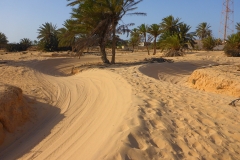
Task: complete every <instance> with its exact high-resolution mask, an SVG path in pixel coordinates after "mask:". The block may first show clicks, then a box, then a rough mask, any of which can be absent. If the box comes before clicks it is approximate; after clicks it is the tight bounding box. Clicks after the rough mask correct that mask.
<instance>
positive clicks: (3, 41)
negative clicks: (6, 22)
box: [0, 32, 8, 48]
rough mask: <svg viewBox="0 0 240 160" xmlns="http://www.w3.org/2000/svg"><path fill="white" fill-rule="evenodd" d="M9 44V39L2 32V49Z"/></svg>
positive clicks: (0, 44) (0, 38) (0, 35)
mask: <svg viewBox="0 0 240 160" xmlns="http://www.w3.org/2000/svg"><path fill="white" fill-rule="evenodd" d="M7 43H8V40H7V37H6V36H5V34H4V33H2V32H0V48H1V47H2V46H4V45H6V44H7Z"/></svg>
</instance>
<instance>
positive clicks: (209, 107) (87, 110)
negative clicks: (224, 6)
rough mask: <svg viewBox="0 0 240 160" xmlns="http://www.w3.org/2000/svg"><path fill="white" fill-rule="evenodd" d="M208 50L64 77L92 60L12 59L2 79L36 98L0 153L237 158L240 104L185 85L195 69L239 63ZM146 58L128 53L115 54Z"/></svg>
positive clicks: (13, 156)
mask: <svg viewBox="0 0 240 160" xmlns="http://www.w3.org/2000/svg"><path fill="white" fill-rule="evenodd" d="M208 54H209V53H208ZM208 54H205V53H204V54H203V55H200V54H194V55H188V56H186V57H180V58H175V59H174V60H175V63H171V64H168V63H161V64H152V65H150V66H147V67H146V65H125V66H122V65H115V66H113V67H108V68H105V69H93V70H87V71H84V72H82V73H80V74H76V75H74V76H70V77H67V76H66V73H70V71H71V67H72V66H73V65H75V66H76V65H81V64H82V63H85V62H86V61H88V60H93V61H95V62H97V61H96V58H94V56H85V57H83V59H82V60H83V61H81V62H79V60H78V59H64V58H60V59H46V58H42V57H41V58H40V59H39V57H38V56H34V55H33V56H32V57H31V56H30V57H31V58H27V57H26V59H25V60H24V59H18V58H19V57H18V58H17V60H14V61H12V62H11V61H10V62H9V64H8V65H4V66H1V67H0V69H3V68H2V67H4V70H5V71H8V72H13V73H14V72H15V73H16V74H15V75H14V76H15V77H13V76H10V75H9V74H7V73H6V72H2V74H1V79H0V80H1V81H2V82H5V83H15V84H16V85H19V87H20V88H23V91H24V94H26V95H29V96H31V97H32V98H33V99H35V101H36V102H35V103H34V104H32V105H33V109H34V110H35V112H36V113H37V114H36V117H34V119H33V120H32V121H33V123H34V124H32V123H30V124H28V125H27V126H26V127H25V128H27V129H24V131H22V133H20V134H17V135H15V136H13V135H8V136H9V138H8V142H10V141H11V140H12V141H11V142H12V145H10V146H9V145H7V144H4V145H3V146H1V147H0V159H16V158H20V157H21V159H126V160H127V159H138V160H141V159H143V160H146V159H149V160H150V159H239V157H240V153H239V150H240V139H239V137H240V122H239V119H240V116H239V115H240V114H239V112H240V108H239V106H236V107H232V106H229V105H228V104H229V103H230V102H231V101H232V100H233V99H235V98H236V97H234V96H230V95H224V94H216V93H213V92H206V91H201V90H197V89H193V88H190V87H188V86H187V85H188V84H187V80H188V77H189V76H190V75H191V73H192V72H193V71H194V70H195V69H197V68H200V67H202V66H208V65H209V64H213V62H214V63H226V62H231V63H232V64H235V63H239V59H234V60H233V59H232V58H226V57H224V56H223V55H221V54H218V53H216V55H215V53H214V56H209V55H208ZM145 57H146V53H133V54H125V55H118V57H117V59H118V60H120V61H122V62H124V61H128V62H129V61H132V62H134V61H138V60H142V59H144V58H145ZM3 58H6V57H3ZM15 58H16V56H15ZM20 58H21V56H20ZM41 60H42V61H41ZM84 60H86V61H84ZM17 61H18V62H17ZM151 67H155V69H153V68H151ZM219 67H221V66H219ZM143 69H146V70H145V71H146V73H145V74H148V75H150V76H151V77H149V76H146V75H145V74H143V73H142V72H144V71H143ZM212 69H213V70H214V67H212ZM139 70H140V71H141V72H140V71H139ZM0 73H1V72H0ZM116 73H117V74H116ZM227 73H228V72H227ZM237 76H238V75H237ZM23 77H25V78H27V79H25V78H23ZM28 77H31V78H28ZM6 78H7V79H8V80H6ZM10 78H12V80H10ZM21 78H23V80H24V81H19V80H20V79H21ZM158 78H160V80H159V79H158ZM17 81H18V82H19V83H17ZM26 82H27V83H26ZM14 138H15V139H14ZM13 142H14V143H13ZM6 143H7V142H6ZM12 153H14V154H12Z"/></svg>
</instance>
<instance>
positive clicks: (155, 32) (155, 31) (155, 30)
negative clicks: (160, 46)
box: [147, 24, 162, 55]
mask: <svg viewBox="0 0 240 160" xmlns="http://www.w3.org/2000/svg"><path fill="white" fill-rule="evenodd" d="M147 32H148V33H149V34H151V35H152V36H153V37H154V42H153V45H154V51H153V55H155V54H156V46H157V45H156V41H157V37H158V36H159V35H160V34H161V33H162V30H161V28H160V25H158V24H152V25H151V26H149V27H148V30H147Z"/></svg>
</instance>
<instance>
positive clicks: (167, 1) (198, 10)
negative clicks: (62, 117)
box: [0, 0, 240, 43]
mask: <svg viewBox="0 0 240 160" xmlns="http://www.w3.org/2000/svg"><path fill="white" fill-rule="evenodd" d="M222 2H223V0H143V2H141V3H139V5H138V9H137V10H135V11H136V12H145V13H147V16H125V17H124V18H123V22H120V23H125V24H127V23H130V22H133V23H135V26H133V27H132V28H134V27H137V26H139V25H141V24H142V23H145V24H149V25H151V24H153V23H160V22H161V21H162V19H163V18H164V17H166V16H169V15H173V16H174V17H175V18H177V17H178V18H181V21H183V22H184V23H186V24H188V25H190V26H191V27H192V29H191V31H195V29H196V27H197V25H198V24H199V23H201V22H207V23H209V24H210V26H211V29H212V30H213V35H214V36H215V37H219V28H220V20H221V11H222ZM68 3H69V2H68V1H67V0H0V32H2V33H4V34H5V35H6V36H7V38H8V40H9V42H16V43H17V42H19V41H20V39H22V38H29V39H30V40H37V35H38V33H37V30H38V28H39V27H40V26H41V25H42V24H44V23H45V22H51V23H53V24H56V25H57V27H58V28H61V27H62V24H63V23H64V21H65V20H66V19H69V18H70V12H71V7H67V6H66V5H67V4H68ZM238 6H240V0H235V1H234V26H235V24H236V22H240V9H238V8H239V7H238ZM121 37H122V38H123V37H124V38H125V36H121Z"/></svg>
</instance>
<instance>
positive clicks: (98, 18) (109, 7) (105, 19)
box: [69, 0, 145, 63]
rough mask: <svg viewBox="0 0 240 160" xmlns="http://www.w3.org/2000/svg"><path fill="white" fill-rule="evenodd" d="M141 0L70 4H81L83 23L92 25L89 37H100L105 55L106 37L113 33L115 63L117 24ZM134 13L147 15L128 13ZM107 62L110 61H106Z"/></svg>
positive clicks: (94, 0) (89, 0)
mask: <svg viewBox="0 0 240 160" xmlns="http://www.w3.org/2000/svg"><path fill="white" fill-rule="evenodd" d="M141 1H142V0H136V1H135V0H75V1H73V2H72V3H70V4H69V5H76V4H79V5H80V8H81V9H82V11H80V13H81V16H82V18H81V20H83V21H84V22H83V23H82V24H84V25H85V26H86V25H90V28H91V32H90V33H89V34H88V36H87V38H88V39H96V37H97V39H99V43H100V48H101V52H102V54H103V55H104V54H105V53H104V52H105V42H106V39H107V37H109V34H112V42H113V43H112V60H111V63H115V48H116V26H117V25H118V22H119V21H120V20H121V19H122V17H123V16H124V15H126V14H127V12H129V11H133V10H135V9H136V5H137V4H138V3H140V2H141ZM81 6H83V7H81ZM83 10H84V12H83ZM90 10H91V11H90ZM133 14H138V15H145V14H144V13H128V15H133ZM92 19H94V22H95V24H94V23H92V22H90V21H92ZM86 22H88V23H86ZM89 22H90V23H89ZM96 22H97V23H96ZM93 37H95V38H93ZM85 44H86V45H87V42H85ZM101 45H102V46H101ZM105 60H106V59H105ZM107 62H108V61H106V63H107Z"/></svg>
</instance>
